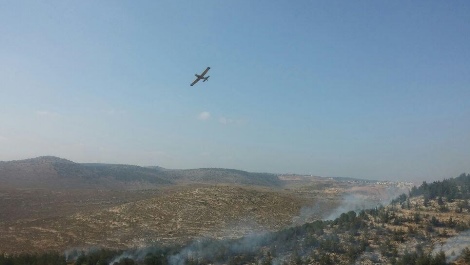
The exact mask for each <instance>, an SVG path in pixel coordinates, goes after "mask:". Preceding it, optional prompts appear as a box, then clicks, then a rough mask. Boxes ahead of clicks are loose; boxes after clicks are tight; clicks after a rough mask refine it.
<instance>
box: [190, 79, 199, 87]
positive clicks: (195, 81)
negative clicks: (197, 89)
mask: <svg viewBox="0 0 470 265" xmlns="http://www.w3.org/2000/svg"><path fill="white" fill-rule="evenodd" d="M199 80H200V79H199V78H196V80H194V81H193V82H192V83H191V86H194V84H196V83H197V81H199Z"/></svg>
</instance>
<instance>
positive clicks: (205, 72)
mask: <svg viewBox="0 0 470 265" xmlns="http://www.w3.org/2000/svg"><path fill="white" fill-rule="evenodd" d="M209 69H211V68H210V67H207V68H206V70H204V72H202V74H201V76H204V75H205V74H207V72H208V71H209Z"/></svg>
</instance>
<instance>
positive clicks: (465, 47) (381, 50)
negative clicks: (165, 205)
mask: <svg viewBox="0 0 470 265" xmlns="http://www.w3.org/2000/svg"><path fill="white" fill-rule="evenodd" d="M469 13H470V3H469V2H467V1H453V2H442V1H427V2H425V3H424V2H407V1H394V2H373V1H361V2H347V1H344V2H329V1H315V2H312V1H304V0H302V1H296V2H288V1H270V2H265V1H257V2H253V1H247V0H243V1H224V2H215V1H202V2H201V1H197V2H191V1H178V2H174V1H166V0H164V1H158V2H154V1H140V2H139V3H135V2H128V1H123V2H111V1H100V2H93V1H80V2H59V1H57V2H37V1H20V2H18V1H8V2H3V3H1V4H0V33H1V36H2V38H1V40H0V92H1V96H0V121H1V122H0V161H9V160H21V159H27V158H32V157H37V156H43V155H53V156H57V157H61V158H65V159H69V160H72V161H74V162H79V163H85V162H86V163H96V162H99V163H118V164H132V165H140V166H152V165H157V166H161V167H164V168H181V169H184V168H205V167H217V168H234V169H240V170H245V171H251V172H276V173H287V172H292V173H297V174H312V175H320V176H338V177H354V178H364V179H377V180H398V181H418V182H420V181H423V180H437V179H443V178H449V177H455V176H458V175H459V174H460V173H463V172H467V173H468V172H470V163H469V161H470V133H469V132H470V122H469V121H470V101H469V100H468V99H469V98H470V17H469V16H468V14H469ZM208 66H210V67H211V70H210V71H209V73H208V75H210V76H211V77H210V79H209V81H208V82H204V83H202V82H199V83H198V84H196V85H195V86H194V87H190V86H189V84H190V83H191V82H192V81H193V80H194V74H195V73H201V72H202V71H203V70H204V69H205V68H206V67H208Z"/></svg>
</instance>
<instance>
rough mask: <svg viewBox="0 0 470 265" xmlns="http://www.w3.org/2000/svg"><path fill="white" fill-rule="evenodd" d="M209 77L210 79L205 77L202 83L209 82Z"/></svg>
mask: <svg viewBox="0 0 470 265" xmlns="http://www.w3.org/2000/svg"><path fill="white" fill-rule="evenodd" d="M209 77H211V76H208V77H205V78H204V81H202V82H206V81H209Z"/></svg>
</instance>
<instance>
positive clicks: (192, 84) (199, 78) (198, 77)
mask: <svg viewBox="0 0 470 265" xmlns="http://www.w3.org/2000/svg"><path fill="white" fill-rule="evenodd" d="M209 69H211V68H210V67H207V68H206V70H204V72H202V74H200V75H198V74H195V76H196V77H197V78H196V80H194V81H193V82H192V83H191V86H194V84H196V83H197V82H198V81H199V80H201V79H204V81H202V82H206V81H208V80H209V77H210V76H207V77H204V75H205V74H206V73H207V71H209Z"/></svg>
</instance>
